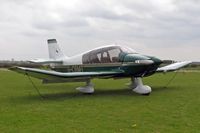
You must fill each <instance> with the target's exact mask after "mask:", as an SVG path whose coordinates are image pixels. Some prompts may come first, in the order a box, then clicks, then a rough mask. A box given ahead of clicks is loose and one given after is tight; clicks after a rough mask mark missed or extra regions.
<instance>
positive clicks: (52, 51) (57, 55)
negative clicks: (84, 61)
mask: <svg viewBox="0 0 200 133" xmlns="http://www.w3.org/2000/svg"><path fill="white" fill-rule="evenodd" d="M47 43H48V49H49V58H50V59H55V60H57V59H62V58H65V57H66V56H65V55H64V53H63V52H62V51H61V49H60V47H59V46H58V44H57V41H56V39H48V40H47Z"/></svg>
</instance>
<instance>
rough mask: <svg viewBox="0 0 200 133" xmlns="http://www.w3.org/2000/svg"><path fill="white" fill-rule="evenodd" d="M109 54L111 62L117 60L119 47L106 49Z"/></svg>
mask: <svg viewBox="0 0 200 133" xmlns="http://www.w3.org/2000/svg"><path fill="white" fill-rule="evenodd" d="M108 52H109V55H110V59H111V62H119V54H120V53H121V51H120V49H111V50H109V51H108Z"/></svg>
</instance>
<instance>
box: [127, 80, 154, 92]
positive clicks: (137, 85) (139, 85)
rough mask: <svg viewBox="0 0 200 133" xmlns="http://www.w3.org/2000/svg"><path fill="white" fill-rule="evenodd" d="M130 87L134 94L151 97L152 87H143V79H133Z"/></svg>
mask: <svg viewBox="0 0 200 133" xmlns="http://www.w3.org/2000/svg"><path fill="white" fill-rule="evenodd" d="M131 81H132V82H131V85H130V87H131V88H132V89H133V91H134V92H136V93H138V94H142V95H149V94H150V93H151V87H149V86H147V85H143V82H142V78H131Z"/></svg>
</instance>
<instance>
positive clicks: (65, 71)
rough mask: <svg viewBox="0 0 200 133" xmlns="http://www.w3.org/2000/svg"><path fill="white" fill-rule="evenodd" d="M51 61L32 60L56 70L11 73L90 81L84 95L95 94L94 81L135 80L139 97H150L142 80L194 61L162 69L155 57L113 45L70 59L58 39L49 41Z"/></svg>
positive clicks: (51, 79) (19, 69)
mask: <svg viewBox="0 0 200 133" xmlns="http://www.w3.org/2000/svg"><path fill="white" fill-rule="evenodd" d="M47 42H48V49H49V59H37V60H31V62H34V63H41V64H50V66H51V68H52V70H42V69H35V68H26V67H13V68H11V70H13V71H16V72H19V73H22V74H25V75H28V76H32V77H35V78H38V79H41V80H42V81H43V83H62V82H86V85H85V86H83V87H78V88H77V90H79V91H80V92H82V93H93V92H94V87H93V84H92V83H91V79H93V78H104V79H106V78H116V79H118V78H127V77H130V78H131V84H130V88H132V90H133V91H134V92H136V93H138V94H142V95H148V94H150V93H151V87H149V86H147V85H143V82H142V78H143V77H146V76H150V75H152V74H154V73H157V72H169V71H175V70H177V69H180V68H182V67H184V66H186V65H188V64H190V63H191V61H183V62H177V63H173V64H170V65H167V66H164V67H159V66H160V65H161V64H162V63H163V62H162V61H161V60H160V59H158V58H156V57H153V56H147V55H142V54H139V53H137V52H135V51H134V50H133V49H131V48H128V47H125V46H120V45H109V46H104V47H99V48H96V49H93V50H90V51H88V52H85V53H82V54H79V55H76V56H73V57H67V56H65V55H64V54H63V52H62V51H61V49H60V48H59V46H58V44H57V41H56V39H49V40H47Z"/></svg>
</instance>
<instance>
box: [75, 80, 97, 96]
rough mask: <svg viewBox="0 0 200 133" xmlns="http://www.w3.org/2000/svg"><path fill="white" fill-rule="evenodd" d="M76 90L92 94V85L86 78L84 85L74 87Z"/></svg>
mask: <svg viewBox="0 0 200 133" xmlns="http://www.w3.org/2000/svg"><path fill="white" fill-rule="evenodd" d="M76 90H78V91H80V92H82V93H85V94H92V93H94V86H93V84H92V83H91V81H90V80H88V81H87V82H86V86H83V87H78V88H76Z"/></svg>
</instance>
